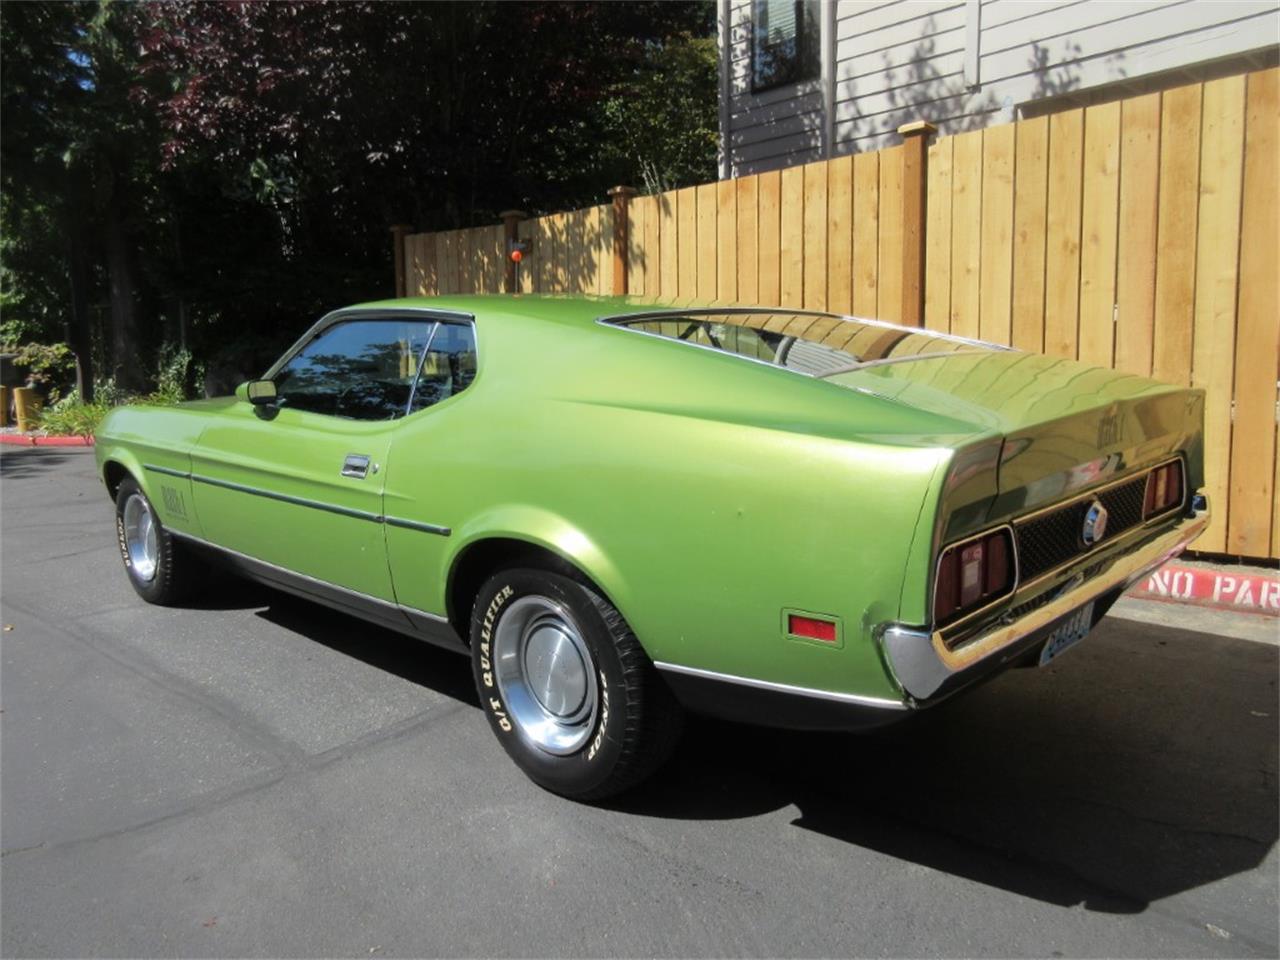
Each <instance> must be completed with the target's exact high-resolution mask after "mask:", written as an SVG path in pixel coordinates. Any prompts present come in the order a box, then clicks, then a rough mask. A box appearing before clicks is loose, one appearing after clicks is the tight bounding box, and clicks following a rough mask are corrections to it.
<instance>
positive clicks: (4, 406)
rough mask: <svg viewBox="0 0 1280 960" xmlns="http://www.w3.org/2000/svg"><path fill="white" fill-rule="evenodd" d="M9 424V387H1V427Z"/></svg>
mask: <svg viewBox="0 0 1280 960" xmlns="http://www.w3.org/2000/svg"><path fill="white" fill-rule="evenodd" d="M8 425H9V388H8V387H0V427H7V426H8Z"/></svg>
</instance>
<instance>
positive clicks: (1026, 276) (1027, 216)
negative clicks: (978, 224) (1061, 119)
mask: <svg viewBox="0 0 1280 960" xmlns="http://www.w3.org/2000/svg"><path fill="white" fill-rule="evenodd" d="M1017 141H1018V142H1017V156H1016V159H1015V161H1014V171H1015V172H1014V180H1013V183H1014V197H1013V238H1014V239H1013V317H1012V334H1013V340H1012V343H1013V346H1015V347H1017V348H1018V349H1019V350H1029V351H1031V352H1033V353H1040V352H1041V351H1042V350H1044V268H1045V263H1044V251H1045V239H1046V233H1045V231H1046V227H1047V224H1046V221H1045V216H1046V213H1047V209H1048V208H1047V201H1048V196H1049V193H1048V191H1049V118H1048V117H1037V118H1035V119H1034V120H1026V121H1024V122H1022V123H1019V124H1017Z"/></svg>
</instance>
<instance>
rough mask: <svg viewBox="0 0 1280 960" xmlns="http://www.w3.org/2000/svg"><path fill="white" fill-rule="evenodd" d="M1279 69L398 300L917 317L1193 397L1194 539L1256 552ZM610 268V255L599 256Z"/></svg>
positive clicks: (610, 220)
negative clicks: (1204, 524)
mask: <svg viewBox="0 0 1280 960" xmlns="http://www.w3.org/2000/svg"><path fill="white" fill-rule="evenodd" d="M1278 94H1280V71H1277V70H1275V69H1271V70H1264V71H1258V72H1254V73H1250V74H1246V75H1241V76H1234V77H1226V78H1223V79H1219V80H1214V81H1211V82H1208V83H1204V84H1193V85H1190V86H1185V87H1179V88H1176V89H1172V90H1168V91H1165V92H1163V93H1154V94H1150V95H1146V96H1141V97H1135V98H1131V99H1128V100H1122V101H1115V102H1111V103H1105V104H1101V105H1098V106H1092V107H1087V108H1084V109H1078V110H1069V111H1064V112H1061V113H1056V114H1051V115H1048V116H1042V117H1038V118H1035V119H1031V120H1022V121H1019V122H1017V123H1011V124H1006V125H1003V126H995V127H988V128H986V129H984V130H975V131H973V132H970V133H962V134H958V135H955V136H947V137H939V138H937V139H936V140H935V141H934V142H933V143H932V144H931V145H928V146H927V147H926V140H927V136H928V132H929V128H928V126H927V125H923V124H916V125H912V127H911V128H904V141H905V142H904V144H903V145H902V146H897V147H892V148H889V149H887V150H881V151H879V152H876V153H863V154H858V155H855V156H845V157H839V158H836V159H833V160H828V161H823V162H819V163H812V164H807V165H804V166H797V167H791V168H788V169H786V170H781V171H772V172H768V173H762V174H758V175H755V176H751V177H744V178H741V179H738V180H727V181H721V182H719V183H712V184H705V185H702V186H696V187H688V188H685V189H682V190H674V191H670V192H667V193H663V194H659V195H656V196H648V197H638V198H634V199H630V201H629V202H628V197H627V195H626V192H622V193H619V194H617V195H615V196H614V202H613V203H612V204H608V205H603V206H599V207H592V208H589V209H586V210H577V211H573V212H571V213H561V214H554V215H551V216H544V217H538V218H535V219H528V220H519V219H518V217H519V215H518V214H514V213H513V214H511V215H509V216H507V217H506V218H505V219H506V223H505V224H504V225H503V226H496V227H480V228H475V229H471V230H454V231H445V232H443V233H435V234H417V235H411V236H408V237H406V238H404V240H403V243H402V245H401V247H400V249H401V250H402V254H401V255H402V256H403V260H402V261H400V262H399V263H398V265H397V267H398V271H400V270H402V271H403V288H404V292H408V293H411V294H435V293H457V292H494V293H496V292H501V291H503V290H513V289H516V286H515V284H516V282H517V281H516V279H515V277H514V276H508V274H507V271H508V269H509V268H508V266H507V265H508V264H509V262H510V261H509V260H508V258H507V256H506V253H507V251H508V249H509V247H510V243H511V241H514V240H517V239H518V240H520V241H523V242H524V244H525V258H524V260H523V262H522V265H521V270H520V276H519V279H518V287H519V289H520V290H522V291H525V292H588V293H603V294H608V293H614V292H629V293H631V294H633V295H638V296H641V297H644V298H646V299H651V300H662V301H677V302H679V301H691V300H699V301H718V302H725V303H751V304H755V303H759V304H765V305H782V306H798V307H805V308H813V309H826V310H833V311H837V312H841V313H852V314H855V315H860V316H877V317H881V318H884V319H888V320H895V321H900V322H905V323H920V322H923V324H924V325H926V326H928V327H930V328H934V329H938V330H944V331H950V332H954V333H959V334H963V335H966V336H978V337H981V338H983V339H986V340H992V341H995V342H998V343H1005V344H1012V345H1013V346H1015V347H1018V348H1020V349H1024V350H1032V351H1038V352H1044V353H1047V354H1051V355H1054V356H1063V357H1072V358H1077V359H1080V360H1082V361H1085V362H1087V363H1093V364H1099V365H1102V366H1109V367H1114V368H1115V369H1119V370H1125V371H1130V372H1133V373H1138V374H1142V375H1144V376H1154V377H1156V378H1158V379H1160V380H1164V381H1167V382H1170V383H1179V384H1189V385H1193V386H1196V387H1201V388H1203V389H1204V390H1205V391H1206V394H1207V402H1206V434H1207V438H1206V439H1207V445H1206V451H1205V457H1206V474H1207V486H1208V492H1209V494H1210V497H1211V502H1212V504H1213V506H1214V510H1215V519H1214V523H1213V525H1212V527H1211V528H1210V530H1209V531H1208V532H1207V533H1206V534H1205V536H1204V537H1202V538H1201V540H1200V541H1199V542H1198V543H1197V548H1198V549H1199V550H1201V551H1204V552H1209V553H1226V554H1233V555H1237V556H1243V557H1253V558H1276V557H1280V507H1278V505H1277V502H1278V501H1277V492H1278V491H1280V458H1278V457H1277V450H1278V449H1280V427H1278V426H1277V422H1278V417H1280V399H1278V391H1280V205H1278V200H1277V192H1278V188H1280V164H1278V162H1277V157H1278V153H1277V151H1280V144H1278V143H1277V134H1278V133H1280V99H1278ZM623 251H625V255H615V254H616V253H621V252H623Z"/></svg>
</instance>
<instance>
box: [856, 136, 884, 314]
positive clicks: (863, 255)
mask: <svg viewBox="0 0 1280 960" xmlns="http://www.w3.org/2000/svg"><path fill="white" fill-rule="evenodd" d="M879 281H880V155H879V154H878V153H859V154H857V155H856V156H855V157H854V158H853V312H854V313H855V314H857V315H858V316H860V317H874V316H875V315H876V310H877V308H878V306H879V288H880V283H879Z"/></svg>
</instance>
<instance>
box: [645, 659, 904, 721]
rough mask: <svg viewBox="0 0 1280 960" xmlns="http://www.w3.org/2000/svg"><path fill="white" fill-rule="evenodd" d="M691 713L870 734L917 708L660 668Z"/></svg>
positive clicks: (667, 666)
mask: <svg viewBox="0 0 1280 960" xmlns="http://www.w3.org/2000/svg"><path fill="white" fill-rule="evenodd" d="M655 666H656V667H657V668H658V669H659V670H660V671H661V673H662V678H663V680H665V681H666V683H667V686H668V687H669V688H670V690H671V692H672V693H673V694H675V697H676V699H677V700H679V701H680V703H681V704H683V705H684V706H685V707H686V708H687V709H689V710H691V711H693V712H694V713H703V714H709V715H711V716H715V717H720V718H722V719H725V720H733V721H737V722H740V723H752V724H757V725H760V724H763V725H766V726H770V727H782V728H787V729H792V730H839V731H854V730H868V729H871V728H874V727H880V726H884V725H885V724H889V723H894V722H897V721H899V720H901V719H903V718H904V717H906V716H907V715H908V714H909V713H910V711H911V709H912V707H913V706H914V705H913V704H910V703H906V702H903V701H902V700H890V699H887V698H883V697H867V696H860V695H858V694H853V693H839V692H836V691H834V690H817V689H813V688H810V687H797V686H792V685H791V684H787V683H774V682H772V681H769V680H757V679H755V678H752V677H739V676H734V675H733V674H727V673H717V672H715V671H714V670H702V669H699V668H698V667H686V666H682V665H681V664H676V663H662V662H658V663H656V664H655Z"/></svg>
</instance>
